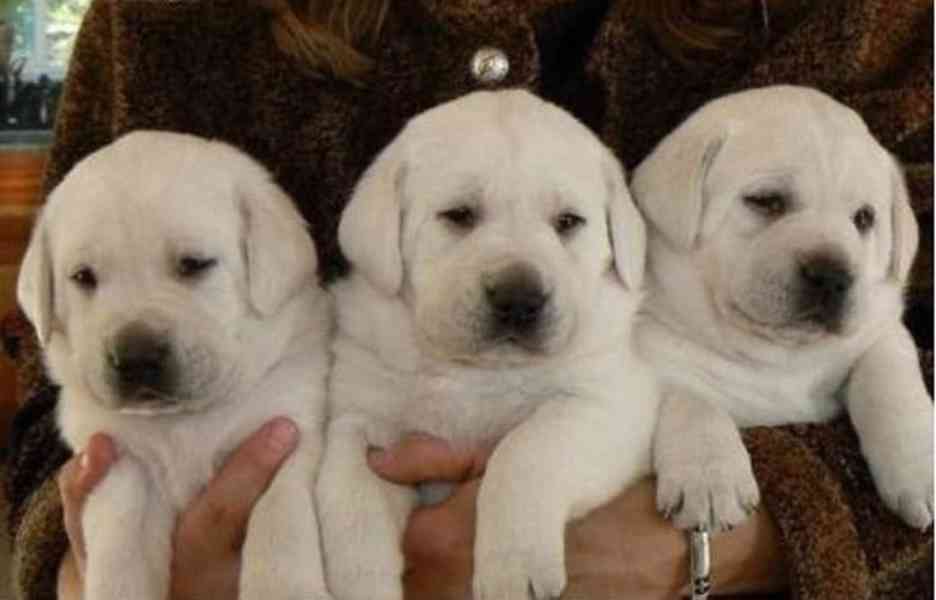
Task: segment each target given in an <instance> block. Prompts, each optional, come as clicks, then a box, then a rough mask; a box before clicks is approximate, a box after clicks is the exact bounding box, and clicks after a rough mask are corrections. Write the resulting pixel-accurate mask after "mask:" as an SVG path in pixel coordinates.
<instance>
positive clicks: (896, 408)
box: [845, 325, 933, 528]
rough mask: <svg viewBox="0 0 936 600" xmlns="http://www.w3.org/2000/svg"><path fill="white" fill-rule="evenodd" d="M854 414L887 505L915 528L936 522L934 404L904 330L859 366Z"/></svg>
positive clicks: (851, 390) (851, 405)
mask: <svg viewBox="0 0 936 600" xmlns="http://www.w3.org/2000/svg"><path fill="white" fill-rule="evenodd" d="M845 402H846V404H847V406H848V414H849V416H850V417H851V420H852V423H853V424H854V426H855V431H857V432H858V438H859V440H860V442H861V450H862V453H863V454H864V456H865V459H866V460H867V461H868V466H869V467H870V469H871V475H872V476H873V477H874V483H875V485H876V486H877V489H878V492H879V493H880V494H881V497H882V498H883V499H884V503H885V504H887V506H888V507H889V508H890V509H891V510H893V511H894V512H895V513H897V514H898V515H900V517H901V518H902V519H903V520H904V521H905V522H906V523H907V524H909V525H911V526H913V527H919V528H924V527H928V526H929V525H930V524H931V523H932V522H933V401H932V399H930V397H929V395H928V394H927V393H926V387H925V386H924V384H923V376H922V374H921V373H920V363H919V360H918V359H917V351H916V346H915V345H914V343H913V338H911V337H910V334H909V332H907V330H906V328H905V327H904V326H903V325H898V326H897V327H895V328H894V330H893V331H892V332H890V333H889V334H888V335H886V336H884V337H883V338H882V339H880V340H878V342H877V343H875V344H874V345H873V346H872V347H871V348H870V349H869V350H868V351H867V352H865V354H864V355H863V356H862V357H861V358H860V359H859V360H858V362H857V363H856V364H855V366H854V368H853V370H852V373H851V377H850V379H849V382H848V386H847V388H846V391H845Z"/></svg>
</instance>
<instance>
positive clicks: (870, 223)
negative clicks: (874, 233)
mask: <svg viewBox="0 0 936 600" xmlns="http://www.w3.org/2000/svg"><path fill="white" fill-rule="evenodd" d="M852 223H854V224H855V229H857V230H858V233H865V232H867V231H868V230H869V229H871V228H872V227H874V209H873V208H871V207H870V206H862V207H861V208H859V209H858V212H856V213H855V215H854V216H853V217H852Z"/></svg>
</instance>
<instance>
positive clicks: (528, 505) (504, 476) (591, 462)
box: [474, 400, 654, 600]
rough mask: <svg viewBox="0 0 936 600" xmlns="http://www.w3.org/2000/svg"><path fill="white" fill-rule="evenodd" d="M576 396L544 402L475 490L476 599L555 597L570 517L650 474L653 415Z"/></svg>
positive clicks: (562, 579)
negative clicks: (580, 402)
mask: <svg viewBox="0 0 936 600" xmlns="http://www.w3.org/2000/svg"><path fill="white" fill-rule="evenodd" d="M576 402H577V400H572V401H567V400H564V401H561V402H551V403H548V404H546V405H543V406H541V407H540V408H539V409H538V410H537V411H536V412H535V413H534V414H533V416H532V417H531V418H530V419H528V420H527V421H525V422H524V423H522V424H521V425H520V426H518V427H517V428H516V429H514V430H513V431H511V432H510V433H509V434H508V435H507V437H505V438H504V439H503V441H502V442H501V443H500V444H498V446H497V448H496V449H495V450H494V454H493V456H492V457H491V460H490V461H489V462H488V467H487V471H486V472H485V475H484V478H483V479H482V481H481V490H480V492H479V496H478V524H477V538H476V540H475V554H474V556H475V574H474V598H475V600H528V598H529V597H530V596H529V594H530V593H532V595H533V597H534V598H537V599H543V598H558V597H559V595H560V594H561V593H562V590H563V589H564V588H565V586H566V570H565V527H566V523H567V522H568V521H569V520H570V519H575V518H578V517H580V516H583V515H584V514H586V513H588V512H589V511H590V510H592V509H594V508H596V507H598V506H600V505H602V504H604V503H605V502H607V501H608V500H610V499H611V498H612V497H613V496H614V495H615V494H617V493H618V492H620V491H621V489H623V487H624V486H625V485H626V484H628V483H630V482H632V481H634V480H635V479H636V478H637V477H639V476H641V475H643V474H646V473H648V472H649V469H650V443H651V436H652V431H653V420H654V414H653V413H650V414H648V415H646V417H647V418H645V419H644V418H638V419H635V421H638V422H636V423H630V422H626V421H625V419H623V418H622V417H621V416H620V415H619V414H614V412H613V411H609V410H604V409H602V408H601V407H596V406H575V405H574V404H575V403H576Z"/></svg>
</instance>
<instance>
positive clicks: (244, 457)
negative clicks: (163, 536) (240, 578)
mask: <svg viewBox="0 0 936 600" xmlns="http://www.w3.org/2000/svg"><path fill="white" fill-rule="evenodd" d="M298 438H299V432H298V430H297V428H296V425H295V424H294V423H293V422H292V421H290V420H289V419H286V418H282V417H278V418H276V419H273V420H272V421H270V422H269V423H267V424H266V425H264V426H263V427H261V428H260V430H259V431H257V432H256V433H254V434H253V435H252V436H250V437H249V438H248V439H247V440H246V441H244V442H243V443H242V444H241V445H240V447H239V448H237V450H235V451H234V453H233V454H232V455H231V456H230V457H229V458H228V460H227V462H226V463H225V464H224V466H223V467H222V468H221V471H220V472H219V473H218V474H217V475H216V476H215V478H214V479H212V480H211V482H210V483H209V484H208V486H207V487H206V488H205V490H204V491H203V492H202V494H201V495H200V496H198V498H197V499H196V500H195V502H194V504H193V505H192V506H191V507H190V509H189V510H188V511H187V514H185V515H184V516H183V527H186V526H187V527H188V528H191V529H192V530H194V531H190V532H188V533H190V534H191V533H194V532H198V533H202V534H207V535H208V536H210V537H211V538H213V540H212V542H213V543H225V544H229V545H230V546H232V547H239V545H240V544H241V543H242V542H243V537H244V535H245V531H246V527H247V521H248V519H249V518H250V513H251V511H252V510H253V506H254V504H256V502H257V500H259V499H260V496H262V495H263V493H264V492H265V491H266V489H267V487H268V486H269V484H270V482H271V481H272V480H273V477H274V476H275V475H276V472H277V470H278V469H279V467H280V465H281V464H282V463H283V461H285V460H286V458H287V457H288V456H289V455H290V454H291V453H292V451H293V450H294V449H295V447H296V444H297V443H298ZM198 533H195V535H196V537H197V535H198Z"/></svg>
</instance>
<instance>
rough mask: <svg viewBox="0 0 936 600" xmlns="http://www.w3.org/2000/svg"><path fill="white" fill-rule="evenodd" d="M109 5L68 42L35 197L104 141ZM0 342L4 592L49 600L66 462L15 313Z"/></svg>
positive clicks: (52, 396)
mask: <svg viewBox="0 0 936 600" xmlns="http://www.w3.org/2000/svg"><path fill="white" fill-rule="evenodd" d="M111 7H112V2H111V1H110V0H95V2H93V4H92V5H91V7H90V8H89V9H88V12H87V13H86V15H85V18H84V21H83V23H82V26H81V29H80V31H79V33H78V37H77V39H76V43H75V47H74V52H73V55H72V60H71V63H70V66H69V71H68V75H67V77H66V81H65V89H64V95H63V99H62V103H61V105H60V108H59V112H58V115H57V117H56V124H55V137H54V140H55V141H54V142H53V146H52V148H51V150H50V154H49V160H48V162H47V165H46V172H45V174H44V178H43V186H42V190H43V191H42V193H43V196H45V195H47V194H48V192H49V191H50V190H51V189H52V188H54V187H55V185H57V184H58V182H59V181H60V180H61V179H62V177H63V176H64V175H65V173H67V172H68V170H69V169H70V168H71V167H72V165H74V164H75V163H76V162H77V161H79V160H80V159H81V158H83V157H84V156H86V155H87V154H89V153H91V152H93V151H94V150H96V149H97V148H99V147H101V146H103V145H105V144H107V143H108V142H109V141H110V140H111V139H112V127H111V121H112V118H111V116H112V114H113V108H114V107H113V101H114V97H115V96H114V89H113V88H114V83H113V76H114V64H113V57H112V54H111V48H112V45H113V38H112V31H111V23H112V21H111ZM0 337H2V340H3V343H4V348H5V350H6V353H7V354H8V356H9V357H10V358H11V359H12V360H13V361H14V362H15V363H16V366H17V373H18V390H19V397H18V398H17V402H18V411H17V414H16V416H15V418H14V421H13V426H12V431H11V434H10V438H9V441H8V447H7V457H6V463H7V464H6V480H5V491H6V495H7V500H8V502H9V505H10V513H9V521H8V527H9V531H10V537H11V539H12V540H13V556H12V576H11V581H12V587H13V592H14V595H15V597H17V598H20V599H22V600H38V599H54V598H55V595H56V593H55V586H56V580H57V573H58V567H59V563H60V562H61V558H62V556H63V555H64V552H65V550H66V548H67V539H66V536H65V532H64V527H63V525H62V509H61V502H60V499H59V492H58V486H57V485H56V482H55V474H56V473H57V471H58V469H59V467H60V466H61V465H62V463H64V462H65V461H66V460H67V459H68V457H69V456H70V452H69V451H68V450H67V448H66V447H65V446H64V444H63V442H62V440H61V438H60V437H59V433H58V429H57V427H56V425H55V404H56V400H57V397H58V389H57V388H56V387H55V386H54V385H52V383H51V382H50V381H49V380H48V378H47V377H46V375H45V370H44V367H43V363H42V357H41V350H40V348H39V345H38V341H37V339H36V336H35V334H34V332H33V329H32V326H31V325H30V324H29V323H28V321H26V318H25V316H24V315H23V314H22V312H20V311H19V310H16V311H14V312H12V313H11V314H9V315H7V316H6V317H5V318H4V320H3V323H2V325H0Z"/></svg>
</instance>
